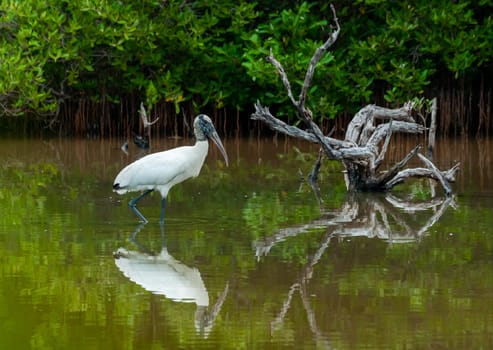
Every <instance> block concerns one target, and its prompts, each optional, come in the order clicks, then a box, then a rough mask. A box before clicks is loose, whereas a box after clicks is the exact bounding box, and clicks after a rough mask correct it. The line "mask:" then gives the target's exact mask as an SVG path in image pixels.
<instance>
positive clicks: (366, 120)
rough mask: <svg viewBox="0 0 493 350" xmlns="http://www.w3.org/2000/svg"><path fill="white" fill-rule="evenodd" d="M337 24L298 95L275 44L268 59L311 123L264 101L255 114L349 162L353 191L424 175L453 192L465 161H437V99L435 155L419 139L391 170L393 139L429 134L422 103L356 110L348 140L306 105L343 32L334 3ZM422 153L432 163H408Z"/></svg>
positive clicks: (382, 189) (431, 132) (347, 176)
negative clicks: (325, 129) (287, 117)
mask: <svg viewBox="0 0 493 350" xmlns="http://www.w3.org/2000/svg"><path fill="white" fill-rule="evenodd" d="M331 9H332V12H333V16H334V18H333V19H334V23H335V30H334V31H333V32H332V33H330V35H329V38H328V39H327V40H326V41H325V42H324V43H323V44H322V46H320V47H319V48H318V49H317V50H316V51H315V53H314V55H313V57H312V59H311V60H310V63H309V66H308V69H307V71H306V75H305V78H304V81H303V86H302V88H301V92H300V95H299V98H298V100H296V99H295V98H294V95H293V91H292V89H291V84H290V82H289V79H288V76H287V74H286V72H285V70H284V68H283V66H282V64H281V63H280V62H279V61H278V60H277V59H276V58H275V57H274V55H273V53H272V50H271V52H270V55H269V56H268V57H267V60H268V61H269V62H270V63H272V65H273V66H274V67H276V69H277V72H278V73H279V75H280V77H281V80H282V82H283V85H284V87H285V88H286V90H287V94H288V97H289V99H290V100H291V102H292V103H293V105H294V106H295V108H296V110H297V113H298V116H299V118H300V119H301V120H302V121H304V123H305V125H306V127H307V129H306V130H302V129H300V128H298V127H296V126H292V125H288V124H286V123H285V122H283V121H281V120H279V119H278V118H276V117H275V116H274V115H272V114H271V113H270V111H269V108H268V107H265V106H262V105H261V104H260V102H258V101H257V103H256V104H255V112H254V113H253V114H252V116H251V118H252V119H254V120H259V121H261V122H263V123H265V124H266V125H267V126H268V127H269V128H271V129H272V130H274V131H277V132H280V133H283V134H286V135H288V136H291V137H295V138H299V139H304V140H307V141H310V142H313V143H317V144H319V145H320V147H321V150H323V153H324V154H325V155H326V156H327V158H328V159H331V160H338V161H341V162H342V163H343V165H344V167H345V181H346V187H347V189H348V191H376V192H386V191H389V190H391V189H392V188H393V187H394V186H395V185H397V184H399V183H401V182H403V181H405V180H406V179H408V178H410V177H424V178H429V179H432V180H435V181H438V182H439V183H440V184H441V185H442V187H443V189H444V193H445V194H446V195H447V196H449V195H451V193H452V190H451V188H450V184H449V183H450V182H453V181H454V180H455V173H456V172H457V170H458V169H459V164H456V165H455V166H454V167H452V168H451V169H449V170H447V171H440V170H439V169H438V168H437V167H436V166H435V165H434V164H433V162H432V160H431V159H432V154H433V149H434V142H435V131H436V117H435V115H436V99H435V100H434V104H433V107H432V121H431V125H430V129H429V135H428V137H429V144H428V147H427V151H428V154H429V156H430V158H426V157H425V156H423V155H422V154H421V153H419V151H420V150H421V146H420V145H418V146H417V147H416V148H414V149H413V150H412V151H410V152H409V153H408V154H407V155H406V156H405V157H404V158H403V159H402V160H401V161H399V162H397V163H396V164H395V165H394V166H392V167H390V169H388V170H387V171H383V172H382V171H381V170H380V169H379V167H380V165H381V164H382V163H383V161H384V159H385V154H386V152H387V149H388V147H389V144H390V139H391V137H392V135H393V134H395V133H406V134H423V133H424V132H425V131H426V130H428V128H427V127H426V120H423V124H420V123H419V122H418V121H416V120H415V118H414V117H413V114H415V112H416V110H415V109H416V106H415V103H413V102H408V103H406V104H405V105H404V106H402V107H401V108H397V109H390V108H384V107H379V106H376V105H368V106H366V107H364V108H362V109H361V110H360V111H359V112H358V113H356V114H355V115H354V117H353V118H352V120H351V122H350V123H349V125H348V127H347V130H346V134H345V138H344V140H339V139H335V138H332V137H329V136H325V135H324V134H323V133H322V131H321V130H320V128H319V127H318V125H317V124H316V123H315V122H314V121H313V118H312V112H311V110H310V109H308V108H307V107H306V106H305V101H306V98H307V91H308V88H309V87H310V84H311V81H312V78H313V74H314V72H315V67H316V65H317V63H318V62H319V61H320V59H321V58H322V57H323V55H324V54H325V52H326V51H327V50H328V48H329V47H330V46H332V45H333V44H334V42H335V41H336V40H337V37H338V35H339V33H340V26H339V22H338V19H337V16H336V12H335V10H334V7H333V6H331ZM415 156H418V157H419V159H420V160H421V161H422V162H423V163H424V164H425V166H426V168H414V169H405V167H406V165H407V163H408V162H409V161H410V160H411V159H412V158H414V157H415ZM321 159H322V158H321V157H319V158H318V160H317V163H316V164H315V166H314V170H313V171H312V172H311V174H310V176H309V178H310V179H312V180H314V179H316V178H317V172H318V169H319V168H320V162H321Z"/></svg>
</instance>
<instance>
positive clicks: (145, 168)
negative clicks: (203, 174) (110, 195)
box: [113, 114, 228, 224]
mask: <svg viewBox="0 0 493 350" xmlns="http://www.w3.org/2000/svg"><path fill="white" fill-rule="evenodd" d="M193 129H194V134H195V138H196V142H195V145H193V146H182V147H177V148H173V149H170V150H167V151H164V152H157V153H152V154H149V155H147V156H145V157H143V158H140V159H138V160H136V161H135V162H133V163H131V164H129V165H127V166H126V167H125V168H123V170H122V171H120V173H119V174H118V175H117V176H116V178H115V181H114V182H113V190H114V191H115V192H116V193H118V194H124V193H127V192H134V191H143V192H142V193H141V194H140V195H139V196H137V197H136V198H134V199H132V200H131V201H130V202H129V203H128V205H129V207H130V209H132V211H133V212H134V213H135V214H136V215H137V216H138V217H139V219H141V220H142V222H144V223H147V222H148V221H147V219H146V218H145V217H144V215H142V214H141V212H140V211H139V210H138V209H137V207H136V204H137V202H138V201H139V200H141V199H142V198H143V197H144V196H146V195H147V194H149V193H151V192H152V191H154V190H157V191H159V193H160V194H161V197H162V200H161V218H160V223H161V224H162V223H163V222H164V209H165V207H166V197H167V196H168V192H169V190H170V189H171V187H173V186H174V185H176V184H177V183H180V182H183V181H185V180H186V179H189V178H191V177H196V176H198V175H199V173H200V169H201V168H202V165H203V164H204V160H205V157H206V156H207V152H208V150H209V142H208V141H207V138H210V139H211V140H212V141H213V142H214V143H215V144H216V146H217V148H219V151H220V152H221V154H222V155H223V157H224V160H225V161H226V165H228V155H227V154H226V150H225V149H224V146H223V144H222V142H221V140H220V139H219V136H218V134H217V132H216V129H215V128H214V125H213V124H212V121H211V119H210V118H209V117H208V116H207V115H205V114H199V115H198V116H197V117H195V120H194V123H193Z"/></svg>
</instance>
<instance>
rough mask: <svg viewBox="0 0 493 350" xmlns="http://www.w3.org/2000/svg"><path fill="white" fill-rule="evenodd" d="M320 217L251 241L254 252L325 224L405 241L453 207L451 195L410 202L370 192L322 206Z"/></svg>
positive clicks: (349, 233)
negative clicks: (416, 222)
mask: <svg viewBox="0 0 493 350" xmlns="http://www.w3.org/2000/svg"><path fill="white" fill-rule="evenodd" d="M319 203H320V206H321V211H322V215H321V216H320V218H318V219H316V220H313V221H311V222H309V223H306V224H300V225H296V226H291V227H286V228H282V229H280V230H278V231H277V232H276V233H274V234H273V235H271V236H269V237H265V238H263V239H261V240H258V241H256V242H255V243H254V248H255V255H256V256H257V258H260V257H261V256H263V255H268V254H269V251H270V250H271V248H272V247H273V246H274V245H276V244H277V243H280V242H282V241H284V240H286V239H287V238H289V237H294V236H297V235H299V234H302V233H306V232H309V231H311V230H314V229H321V228H326V230H327V232H328V233H329V232H330V233H332V234H333V235H334V236H336V237H340V238H344V237H361V236H365V237H368V238H379V239H383V240H386V241H389V242H390V243H399V242H401V243H405V242H414V241H417V240H419V239H420V238H421V237H422V236H423V235H424V234H425V233H426V232H427V231H428V230H429V229H430V227H431V226H433V225H434V224H435V223H436V222H437V221H438V220H439V219H440V217H441V216H442V215H443V214H444V213H445V211H446V209H447V208H448V207H449V206H451V207H453V208H455V207H456V204H455V200H454V197H447V198H433V199H431V200H429V201H426V202H420V203H416V202H411V201H406V200H403V199H400V198H398V197H396V196H394V195H392V194H390V193H389V194H386V195H381V196H379V195H369V194H358V193H356V194H349V195H348V197H347V198H346V201H345V202H344V203H343V204H342V205H341V207H340V208H337V209H333V210H324V209H323V208H322V204H321V201H319ZM428 210H431V211H432V212H433V214H432V215H431V216H430V217H429V219H428V220H427V221H426V222H425V223H424V224H422V225H421V226H420V227H418V228H412V227H411V221H412V219H413V217H414V216H415V214H416V213H417V212H425V211H428Z"/></svg>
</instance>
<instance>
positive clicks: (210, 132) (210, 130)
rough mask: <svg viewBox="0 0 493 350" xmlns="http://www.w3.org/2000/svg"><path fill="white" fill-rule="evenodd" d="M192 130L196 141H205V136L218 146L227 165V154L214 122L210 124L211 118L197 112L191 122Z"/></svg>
mask: <svg viewBox="0 0 493 350" xmlns="http://www.w3.org/2000/svg"><path fill="white" fill-rule="evenodd" d="M193 131H194V133H195V138H196V139H197V140H198V141H205V140H206V139H207V138H210V139H211V140H212V141H213V142H214V144H215V145H216V146H217V148H219V151H220V152H221V154H222V155H223V157H224V160H225V161H226V165H229V160H228V155H227V154H226V150H225V149H224V146H223V144H222V142H221V139H220V138H219V135H218V134H217V131H216V129H215V128H214V124H212V120H211V118H209V117H208V116H207V115H205V114H199V115H198V116H197V117H195V120H194V122H193Z"/></svg>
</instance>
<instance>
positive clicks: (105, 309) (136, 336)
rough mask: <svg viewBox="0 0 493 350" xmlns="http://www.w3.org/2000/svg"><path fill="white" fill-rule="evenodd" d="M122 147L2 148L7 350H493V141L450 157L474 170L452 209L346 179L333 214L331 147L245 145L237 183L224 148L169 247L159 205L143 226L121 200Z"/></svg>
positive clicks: (192, 194) (0, 344)
mask: <svg viewBox="0 0 493 350" xmlns="http://www.w3.org/2000/svg"><path fill="white" fill-rule="evenodd" d="M412 142H414V141H411V143H412ZM185 143H190V140H180V139H169V140H166V141H164V140H163V141H157V140H155V141H154V143H153V148H154V149H155V150H158V149H161V148H169V147H175V146H178V145H181V144H185ZM120 144H121V142H120V141H119V140H113V141H99V140H97V141H88V140H58V139H56V140H30V139H23V140H12V139H10V140H8V139H7V140H1V141H0V160H1V165H0V170H1V172H0V213H1V217H0V348H1V349H10V348H16V349H67V348H72V349H103V348H106V349H209V348H210V349H218V348H222V349H270V348H276V349H278V348H283V349H284V348H286V349H290V348H292V349H411V348H412V349H420V348H426V349H429V348H433V349H442V348H446V349H488V348H491V347H492V346H493V313H492V311H491V310H493V292H492V291H493V264H492V258H493V232H492V229H491V227H492V224H493V215H492V214H493V212H492V209H493V200H492V199H493V198H492V197H493V191H492V189H493V186H492V185H491V181H492V178H491V177H492V175H491V174H492V169H491V168H492V158H491V152H492V150H493V144H492V142H491V141H490V140H464V139H447V140H439V143H438V145H437V154H436V155H435V157H436V163H437V164H438V165H439V166H440V167H442V168H448V167H450V166H452V165H453V164H454V163H455V161H460V162H461V163H462V167H461V171H460V172H459V176H458V179H457V183H455V184H454V185H453V188H454V191H455V193H456V196H455V198H454V199H453V200H452V201H446V200H444V198H443V197H441V196H440V195H439V196H438V197H436V198H435V199H429V197H427V193H428V183H427V182H419V183H414V184H412V185H409V186H408V187H405V188H402V187H401V188H396V191H395V192H394V195H395V197H388V196H385V195H365V194H359V195H356V196H351V195H347V194H346V193H345V189H344V182H343V178H342V174H341V170H342V169H341V167H340V165H339V164H337V163H326V164H325V165H324V167H323V172H322V173H321V179H320V186H321V188H320V190H321V191H320V193H321V196H320V198H317V196H315V195H314V192H313V191H312V189H311V188H310V187H309V186H308V185H307V184H306V183H302V182H301V181H300V174H299V173H300V172H301V173H303V174H305V175H306V174H307V173H308V172H309V171H310V168H311V165H312V164H313V160H314V155H315V154H316V151H317V150H316V148H315V147H313V146H310V145H306V144H304V143H297V142H293V141H289V140H286V139H285V138H283V137H282V138H281V137H279V138H278V139H274V140H271V139H268V140H257V139H248V140H228V141H227V142H225V146H226V149H227V151H228V154H229V157H230V160H231V165H230V167H228V168H226V167H225V166H224V164H223V162H222V161H221V156H220V154H219V153H218V152H217V150H215V149H214V148H213V147H211V151H212V152H211V153H210V155H209V156H208V159H207V162H206V165H205V167H204V168H203V170H202V173H201V175H200V176H199V177H198V178H197V179H194V180H190V181H188V182H186V183H184V184H181V185H177V186H175V187H174V188H173V189H172V190H171V192H170V197H169V201H168V207H167V212H166V222H165V225H164V227H163V229H161V227H160V225H159V224H158V220H159V206H160V198H159V196H158V195H154V196H149V198H146V199H144V200H142V201H141V202H140V203H139V208H140V210H141V211H142V213H143V214H144V215H145V216H146V217H147V218H148V219H149V221H150V222H149V224H147V225H144V226H141V225H139V223H138V221H137V218H136V216H135V215H134V214H133V213H132V212H131V211H130V210H129V209H128V207H127V202H128V200H129V199H130V198H131V197H132V196H131V195H128V196H123V197H120V196H118V195H116V194H114V193H113V192H112V191H111V185H112V181H113V178H114V176H115V175H116V174H117V173H118V171H119V170H120V169H121V168H122V167H123V166H124V165H126V164H127V163H128V162H130V161H132V160H133V159H135V158H136V157H137V156H139V154H138V153H139V151H138V150H137V149H135V148H134V147H133V146H132V145H131V146H130V149H129V155H125V154H124V153H123V152H122V151H121V150H120ZM411 146H412V145H409V142H404V141H401V142H400V143H399V145H397V146H396V147H395V148H394V149H395V151H393V152H392V153H391V154H389V157H390V158H393V159H398V158H399V157H400V156H401V155H402V154H404V153H405V152H406V149H409V148H410V147H411ZM438 193H439V194H440V193H441V191H440V190H439V189H438ZM410 194H412V195H413V198H410ZM424 198H427V199H426V200H425V201H424V202H423V201H422V199H424ZM411 202H412V204H413V208H410V205H411ZM416 202H420V203H421V207H418V206H417V205H416ZM406 206H407V209H408V210H405V209H404V207H406ZM409 209H413V210H409Z"/></svg>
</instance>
